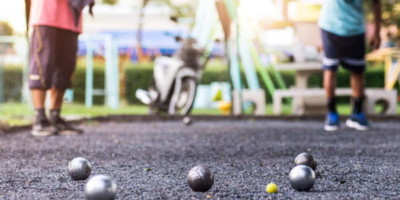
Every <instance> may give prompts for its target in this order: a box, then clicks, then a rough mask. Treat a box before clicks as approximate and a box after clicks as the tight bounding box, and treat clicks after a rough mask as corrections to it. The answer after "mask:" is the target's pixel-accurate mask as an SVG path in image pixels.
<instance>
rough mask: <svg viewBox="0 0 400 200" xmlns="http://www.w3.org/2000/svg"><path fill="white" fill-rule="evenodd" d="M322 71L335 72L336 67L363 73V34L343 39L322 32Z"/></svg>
mask: <svg viewBox="0 0 400 200" xmlns="http://www.w3.org/2000/svg"><path fill="white" fill-rule="evenodd" d="M321 33H322V44H323V48H324V57H323V58H322V64H323V69H324V70H332V71H336V70H337V68H338V66H339V65H341V66H343V67H344V68H346V69H348V70H350V71H352V72H356V73H363V72H364V71H365V34H361V35H356V36H349V37H343V36H338V35H335V34H333V33H330V32H328V31H325V30H322V29H321Z"/></svg>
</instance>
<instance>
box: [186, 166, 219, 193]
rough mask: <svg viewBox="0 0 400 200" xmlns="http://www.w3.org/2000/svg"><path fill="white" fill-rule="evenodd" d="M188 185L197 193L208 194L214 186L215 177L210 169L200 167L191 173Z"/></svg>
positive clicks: (193, 169) (194, 168)
mask: <svg viewBox="0 0 400 200" xmlns="http://www.w3.org/2000/svg"><path fill="white" fill-rule="evenodd" d="M187 183H188V185H189V187H190V188H192V190H193V191H195V192H207V191H208V190H209V189H211V187H212V186H213V184H214V175H213V173H212V172H211V170H210V169H209V168H208V167H206V166H203V165H198V166H196V167H193V168H192V169H191V170H190V171H189V173H188V177H187Z"/></svg>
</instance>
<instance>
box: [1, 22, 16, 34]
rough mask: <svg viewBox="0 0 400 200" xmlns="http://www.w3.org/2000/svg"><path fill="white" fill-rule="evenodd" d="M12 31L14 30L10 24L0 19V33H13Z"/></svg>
mask: <svg viewBox="0 0 400 200" xmlns="http://www.w3.org/2000/svg"><path fill="white" fill-rule="evenodd" d="M13 33H14V30H13V28H12V27H11V26H10V24H8V23H7V22H5V21H0V35H13Z"/></svg>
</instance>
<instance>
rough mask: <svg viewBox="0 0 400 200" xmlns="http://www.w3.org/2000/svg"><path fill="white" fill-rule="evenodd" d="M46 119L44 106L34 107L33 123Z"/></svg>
mask: <svg viewBox="0 0 400 200" xmlns="http://www.w3.org/2000/svg"><path fill="white" fill-rule="evenodd" d="M46 119H47V117H46V110H45V109H44V108H38V109H35V123H40V122H42V121H44V120H46Z"/></svg>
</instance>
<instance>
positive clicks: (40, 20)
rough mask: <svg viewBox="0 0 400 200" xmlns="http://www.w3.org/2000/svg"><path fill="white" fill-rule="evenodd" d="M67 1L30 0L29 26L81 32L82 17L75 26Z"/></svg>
mask: <svg viewBox="0 0 400 200" xmlns="http://www.w3.org/2000/svg"><path fill="white" fill-rule="evenodd" d="M68 2H69V1H68V0H32V1H31V10H30V11H31V12H30V21H29V25H30V26H31V27H32V26H35V25H44V26H52V27H56V28H61V29H66V30H70V31H73V32H77V33H81V32H82V17H81V19H80V20H79V24H78V26H75V23H74V16H73V15H72V11H71V8H70V6H69V4H68Z"/></svg>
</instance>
